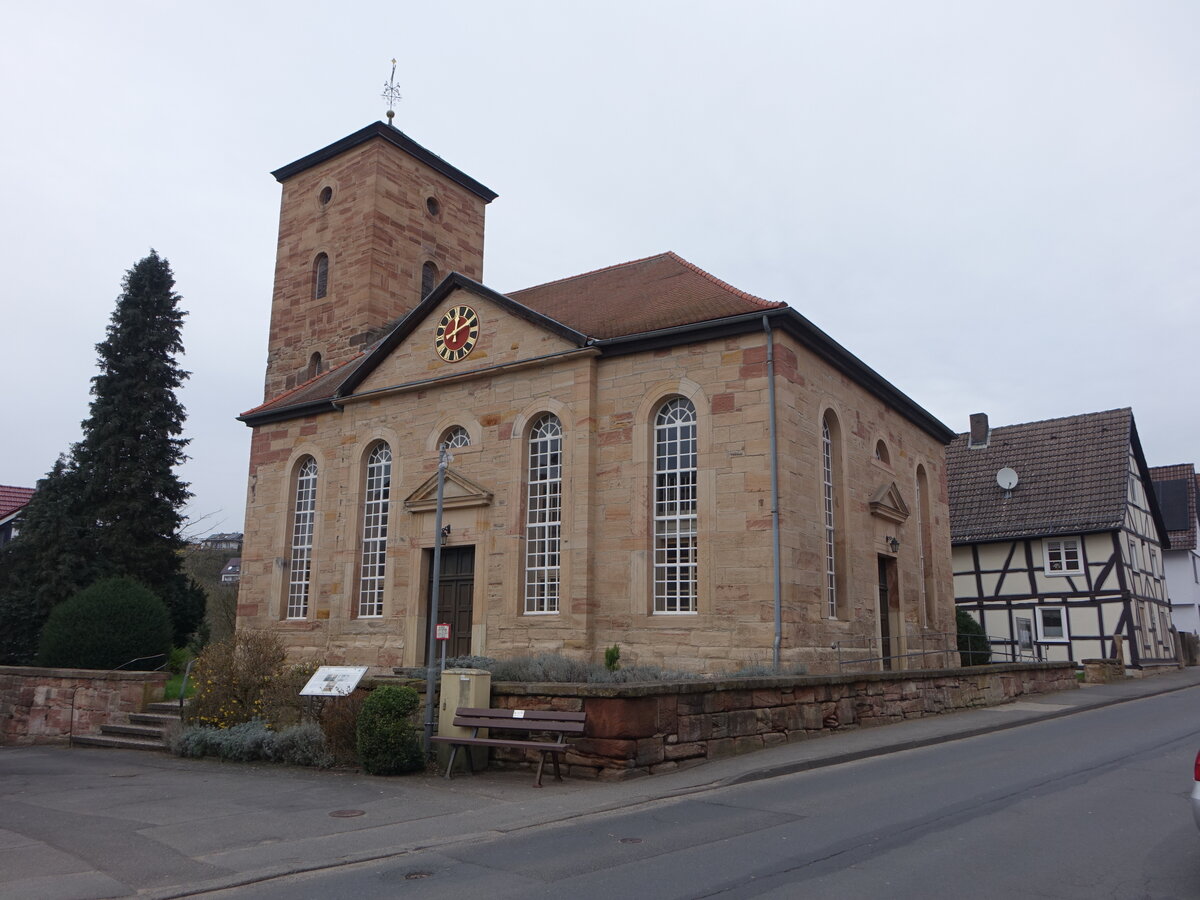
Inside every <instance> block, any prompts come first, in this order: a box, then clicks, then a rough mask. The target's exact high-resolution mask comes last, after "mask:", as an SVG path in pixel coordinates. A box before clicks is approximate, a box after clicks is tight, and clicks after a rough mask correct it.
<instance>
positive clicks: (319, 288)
mask: <svg viewBox="0 0 1200 900" xmlns="http://www.w3.org/2000/svg"><path fill="white" fill-rule="evenodd" d="M312 293H313V299H314V300H320V299H321V298H322V297H324V296H325V295H326V294H328V293H329V256H328V255H327V254H325V253H318V254H317V258H316V259H315V260H313V292H312Z"/></svg>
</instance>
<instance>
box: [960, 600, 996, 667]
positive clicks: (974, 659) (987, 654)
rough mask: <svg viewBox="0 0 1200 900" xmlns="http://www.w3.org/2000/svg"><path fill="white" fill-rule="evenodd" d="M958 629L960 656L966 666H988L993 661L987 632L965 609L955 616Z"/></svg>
mask: <svg viewBox="0 0 1200 900" xmlns="http://www.w3.org/2000/svg"><path fill="white" fill-rule="evenodd" d="M954 619H955V622H956V623H957V627H958V655H959V659H960V661H961V662H962V665H964V666H986V665H987V664H988V663H989V662H991V661H992V645H991V643H990V642H989V641H988V636H987V632H986V631H984V630H983V626H982V625H980V624H979V623H978V622H976V621H975V617H974V616H973V615H971V614H970V613H969V612H967V611H966V610H965V609H959V610H956V611H955V614H954Z"/></svg>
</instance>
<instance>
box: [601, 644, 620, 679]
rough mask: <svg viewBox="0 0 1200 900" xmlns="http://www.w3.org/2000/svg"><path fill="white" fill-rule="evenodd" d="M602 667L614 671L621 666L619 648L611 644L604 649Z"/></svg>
mask: <svg viewBox="0 0 1200 900" xmlns="http://www.w3.org/2000/svg"><path fill="white" fill-rule="evenodd" d="M604 668H606V669H608V671H610V672H615V671H617V669H619V668H621V648H620V647H619V646H618V645H616V644H613V645H612V646H611V647H609V648H607V649H606V650H605V651H604Z"/></svg>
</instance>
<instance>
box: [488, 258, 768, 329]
mask: <svg viewBox="0 0 1200 900" xmlns="http://www.w3.org/2000/svg"><path fill="white" fill-rule="evenodd" d="M506 296H508V297H510V298H512V299H513V300H515V301H517V302H518V303H520V304H522V305H523V306H527V307H529V308H530V309H532V310H534V311H535V312H539V313H541V314H542V315H544V316H547V317H549V318H551V319H554V320H555V321H558V322H561V323H562V324H564V325H566V326H568V327H569V328H573V329H575V330H576V331H579V332H582V333H583V334H586V335H588V336H589V337H593V338H600V339H604V338H614V337H622V336H624V335H631V334H641V333H642V332H645V331H657V330H658V329H660V328H674V327H676V326H678V325H691V324H693V323H696V322H707V321H711V320H712V319H724V318H727V317H728V316H738V315H743V314H745V313H752V312H759V311H761V310H764V309H778V308H779V307H782V306H787V304H786V303H773V302H771V301H769V300H763V299H762V298H760V297H755V296H754V295H753V294H747V293H746V292H745V291H739V290H738V289H737V288H735V287H733V286H732V285H730V284H726V283H725V282H724V281H722V280H721V279H719V278H717V277H715V276H713V275H710V274H709V273H708V272H705V271H704V270H703V269H701V268H699V267H697V266H694V265H692V264H691V263H690V262H688V261H687V260H686V259H683V258H681V257H679V256H677V255H675V254H674V253H670V252H668V253H660V254H658V255H657V256H648V257H646V258H645V259H637V260H634V261H633V262H627V263H621V264H619V265H615V266H609V267H608V268H606V269H597V270H596V271H594V272H585V273H584V274H582V275H574V276H572V277H570V278H563V279H561V280H559V281H551V282H549V283H548V284H540V285H538V286H537V287H531V288H525V289H524V290H520V291H510V292H509V293H508V294H507V295H506Z"/></svg>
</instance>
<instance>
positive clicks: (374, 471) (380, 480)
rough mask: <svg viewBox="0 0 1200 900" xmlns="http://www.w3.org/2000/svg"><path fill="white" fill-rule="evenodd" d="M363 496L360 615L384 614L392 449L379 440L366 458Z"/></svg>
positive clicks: (359, 585)
mask: <svg viewBox="0 0 1200 900" xmlns="http://www.w3.org/2000/svg"><path fill="white" fill-rule="evenodd" d="M366 476H367V477H366V492H365V494H364V496H363V525H362V562H361V566H360V568H359V580H358V615H359V618H372V617H377V616H382V615H383V587H384V578H385V576H386V574H387V572H386V567H387V533H388V511H389V507H390V505H391V498H392V448H391V447H389V446H388V445H387V444H386V443H382V442H381V443H378V444H376V445H375V449H373V450H372V451H371V455H370V456H368V457H367V471H366Z"/></svg>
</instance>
